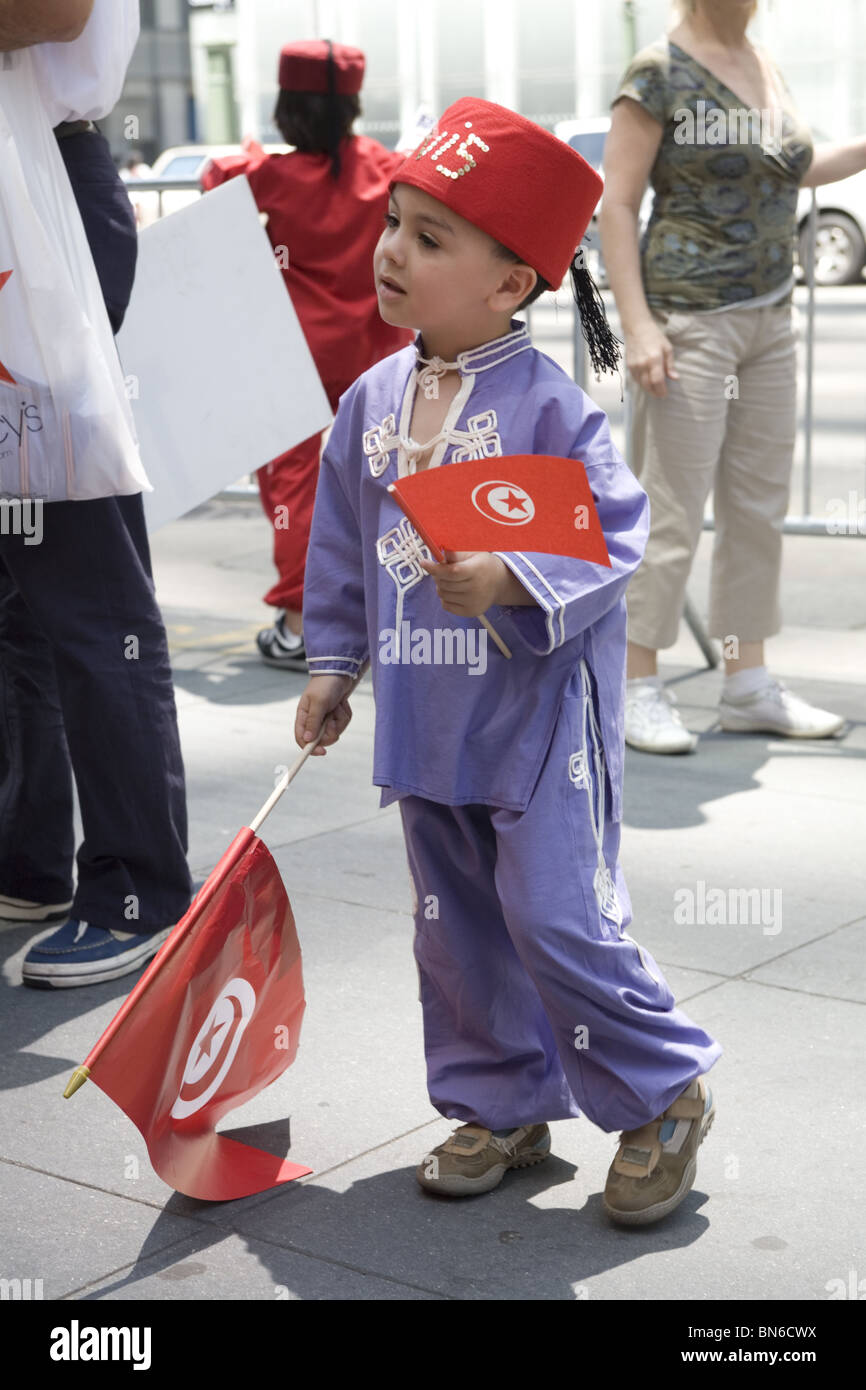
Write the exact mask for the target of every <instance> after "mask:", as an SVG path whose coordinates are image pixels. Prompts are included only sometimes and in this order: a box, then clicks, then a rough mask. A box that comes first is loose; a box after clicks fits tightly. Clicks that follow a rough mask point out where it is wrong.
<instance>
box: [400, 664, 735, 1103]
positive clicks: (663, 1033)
mask: <svg viewBox="0 0 866 1390" xmlns="http://www.w3.org/2000/svg"><path fill="white" fill-rule="evenodd" d="M502 756H503V757H507V750H503V752H502ZM608 790H609V788H608V787H607V774H606V771H605V768H604V760H603V753H602V749H601V742H600V738H599V735H598V722H597V716H596V707H595V695H594V690H593V687H592V683H591V679H590V677H589V673H588V670H587V668H586V666H585V663H583V662H581V666H580V668H579V669H578V670H577V671H576V672H575V675H574V677H573V679H572V681H571V683H570V685H569V688H568V691H567V694H566V697H565V699H564V701H563V705H562V709H561V712H560V715H559V719H558V721H557V725H556V729H555V731H554V735H553V739H552V742H551V746H550V748H549V750H548V754H547V758H546V759H545V762H544V765H543V767H542V770H541V773H540V776H539V779H538V782H537V784H536V787H535V791H534V792H533V795H532V799H531V801H530V803H529V806H528V807H527V809H526V810H525V811H505V810H501V809H500V808H498V807H495V806H487V805H483V804H475V805H469V806H445V805H442V804H440V803H438V802H433V801H428V800H427V799H426V798H423V797H418V796H406V797H403V798H401V800H400V803H399V805H400V811H401V815H402V818H403V830H404V834H405V839H406V848H407V852H408V856H409V867H410V871H411V874H412V879H413V884H414V888H415V893H416V896H417V900H418V905H417V910H416V913H415V925H416V931H415V958H416V960H417V962H418V972H419V980H420V999H421V1004H422V1007H423V1011H424V1049H425V1054H426V1058H427V1085H428V1090H429V1093H430V1100H431V1102H432V1104H433V1105H434V1106H435V1107H436V1109H437V1110H438V1111H439V1112H440V1113H441V1114H442V1115H445V1116H447V1117H448V1118H450V1119H457V1120H460V1121H462V1122H472V1121H475V1122H477V1123H479V1124H482V1125H485V1126H486V1127H487V1128H489V1129H505V1128H509V1127H515V1126H517V1125H530V1124H540V1123H542V1122H543V1121H545V1120H561V1119H567V1118H569V1117H571V1116H577V1115H580V1114H582V1113H583V1114H586V1115H587V1116H588V1117H589V1119H590V1120H592V1121H593V1123H594V1124H597V1125H598V1126H599V1127H600V1128H601V1129H603V1130H606V1131H614V1130H620V1129H622V1130H627V1129H636V1128H638V1127H639V1126H641V1125H643V1124H646V1123H647V1121H649V1120H651V1119H654V1118H655V1117H656V1116H657V1115H660V1114H661V1112H662V1111H663V1110H664V1109H665V1108H666V1107H667V1106H668V1105H669V1104H670V1103H671V1101H673V1100H674V1099H675V1098H676V1097H677V1096H678V1095H679V1094H680V1092H681V1091H683V1090H684V1089H685V1087H686V1086H688V1084H689V1082H690V1081H691V1080H692V1079H693V1078H694V1077H696V1076H699V1075H701V1074H702V1073H703V1072H706V1071H707V1070H708V1069H709V1068H710V1067H711V1066H712V1064H713V1063H714V1062H715V1061H716V1060H717V1058H718V1057H719V1056H720V1055H721V1047H720V1046H719V1044H718V1043H717V1042H715V1041H714V1040H713V1039H712V1038H711V1037H709V1036H708V1035H707V1034H706V1033H705V1032H704V1031H703V1029H701V1028H698V1027H697V1026H696V1025H695V1024H694V1023H692V1022H691V1020H690V1019H689V1018H687V1017H686V1015H685V1014H683V1013H682V1012H681V1011H680V1010H679V1009H677V1008H676V1006H675V1003H674V999H673V996H672V994H671V991H670V989H669V988H668V985H667V984H666V982H665V979H664V977H663V975H662V972H661V970H660V969H659V967H658V965H657V964H656V962H655V961H654V960H653V958H652V956H650V955H649V954H648V952H647V951H645V950H643V948H642V947H639V946H638V945H637V943H636V942H635V941H633V940H632V938H631V937H630V936H628V935H627V933H626V928H627V926H628V924H629V922H630V920H631V904H630V903H629V899H628V892H627V890H626V886H625V881H624V879H623V877H622V873H621V870H620V869H619V866H618V864H617V855H618V850H619V825H618V824H617V823H615V822H613V821H611V820H610V819H609V818H608V817H607V816H606V814H605V801H606V800H607V797H606V792H607V791H608Z"/></svg>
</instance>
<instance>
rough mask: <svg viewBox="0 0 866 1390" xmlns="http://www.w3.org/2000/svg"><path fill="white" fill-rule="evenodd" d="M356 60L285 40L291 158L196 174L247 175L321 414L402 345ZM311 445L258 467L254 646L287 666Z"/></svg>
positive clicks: (388, 167) (252, 159)
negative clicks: (265, 574)
mask: <svg viewBox="0 0 866 1390" xmlns="http://www.w3.org/2000/svg"><path fill="white" fill-rule="evenodd" d="M364 65H365V64H364V55H363V53H362V52H361V51H360V49H358V48H350V47H349V46H348V45H346V44H338V43H335V44H332V43H331V42H330V41H329V40H325V39H308V40H300V41H298V42H297V43H290V44H287V45H286V46H285V47H284V48H283V50H282V52H281V54H280V65H279V84H280V95H279V98H278V100H277V105H276V110H275V111H274V122H275V124H276V125H277V126H278V128H279V130H280V133H281V134H282V137H283V139H284V140H285V142H286V144H288V145H294V146H295V149H294V151H293V152H292V153H291V154H275V155H264V154H259V155H258V156H248V155H244V156H240V157H239V156H237V155H228V156H226V157H225V158H222V159H214V160H212V161H211V163H210V164H209V165H208V167H207V168H206V170H205V172H204V175H203V177H202V185H203V187H204V188H206V189H209V188H214V187H216V185H217V184H220V183H223V182H224V181H225V180H226V179H227V178H231V177H233V176H234V175H236V174H246V176H247V178H248V179H249V183H250V188H251V189H252V192H253V197H254V198H255V200H256V204H257V206H258V208H259V211H260V212H266V213H267V214H268V222H267V232H268V236H269V237H270V240H271V244H272V245H273V247H274V249H275V251H276V253H277V255H278V256H279V257H280V258H281V259H280V264H281V267H282V272H283V278H284V280H285V282H286V288H287V289H288V291H289V294H290V295H291V297H292V303H293V304H294V306H295V310H296V312H297V315H298V318H299V319H300V321H301V327H302V328H303V330H304V336H305V337H306V339H307V343H308V345H309V348H310V351H311V353H312V354H313V358H314V360H315V363H316V367H317V368H318V371H319V376H320V377H321V378H322V385H323V386H324V388H325V392H326V394H327V396H328V400H329V401H330V404H331V409H332V410H336V409H337V402H338V401H339V399H340V396H341V395H342V394H343V392H344V391H345V390H347V388H348V387H349V386H351V384H352V382H353V381H354V380H355V379H356V377H359V376H360V375H361V373H362V372H365V371H366V370H367V368H368V367H372V366H373V365H374V363H376V362H378V361H379V359H380V358H382V357H387V356H388V354H389V353H392V352H396V351H397V349H398V348H402V347H405V346H406V345H407V343H410V342H411V341H412V334H411V333H409V332H408V331H405V330H403V329H397V328H392V327H391V326H390V325H389V324H387V323H385V322H384V321H383V319H382V318H381V316H380V314H379V305H378V300H377V298H376V286H375V283H374V279H373V251H374V249H375V247H376V243H377V241H378V240H379V237H380V236H381V234H382V227H383V225H384V219H385V214H386V212H387V209H388V184H389V182H390V180H391V175H392V174H393V171H394V170H395V169H396V167H397V165H398V164H400V163H401V162H402V160H403V157H404V156H403V155H401V154H394V153H392V152H391V151H390V150H386V149H385V147H384V145H380V144H379V143H378V141H376V140H370V139H369V138H368V137H367V136H365V135H353V134H352V125H353V122H354V121H355V119H356V118H357V117H358V116H359V115H360V113H361V104H360V100H359V97H358V93H359V92H360V90H361V83H362V81H363V77H364ZM320 444H321V434H315V435H313V436H312V437H311V438H310V439H305V440H304V441H303V442H302V443H301V444H298V445H296V446H295V448H294V449H290V450H289V451H288V453H285V454H281V455H280V457H279V458H276V459H273V460H272V461H271V462H270V463H269V464H267V465H266V466H265V467H264V468H260V469H259V471H258V480H259V491H260V493H261V497H262V506H263V507H264V510H265V513H266V515H267V517H268V519H269V520H270V522H271V524H272V526H273V527H274V564H275V566H276V569H277V571H278V575H279V578H278V580H277V582H276V584H275V585H274V586H273V588H271V589H270V590H269V591H268V593H267V594H265V603H268V604H271V605H273V607H275V608H276V609H277V613H276V616H275V621H274V624H273V626H272V627H269V628H265V629H264V630H263V631H262V632H260V633H259V635H258V638H257V644H258V649H259V652H260V653H261V655H262V658H263V659H264V660H265V661H266V662H268V664H269V665H271V666H278V667H282V668H284V669H286V670H290V671H305V670H306V669H307V663H306V652H305V650H304V642H303V636H302V632H301V608H302V600H303V591H304V566H305V564H306V559H307V544H308V542H309V536H310V523H311V521H312V516H313V502H314V500H315V495H316V482H317V479H318V474H319V452H320Z"/></svg>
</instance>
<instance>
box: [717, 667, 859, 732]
mask: <svg viewBox="0 0 866 1390" xmlns="http://www.w3.org/2000/svg"><path fill="white" fill-rule="evenodd" d="M719 723H720V724H721V726H722V728H723V729H724V730H725V731H726V733H729V734H781V735H782V736H783V738H830V736H831V735H832V734H836V733H838V732H839V730H840V729H841V728H842V725H843V724H844V723H845V719H844V717H843V716H842V715H841V714H831V713H830V711H829V710H826V709H817V708H816V707H815V705H808V704H807V703H806V701H805V700H801V699H799V698H798V697H797V696H796V695H792V694H791V692H790V690H788V689H787V687H786V686H784V685H783V684H782V682H781V681H777V680H771V681H770V682H769V684H768V685H765V686H764V687H763V689H762V690H756V691H755V692H754V694H752V695H746V696H745V697H744V698H743V699H740V700H733V699H731V697H730V696H728V697H727V699H726V698H725V697H724V696H723V697H722V699H720V700H719Z"/></svg>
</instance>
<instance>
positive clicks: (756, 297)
mask: <svg viewBox="0 0 866 1390" xmlns="http://www.w3.org/2000/svg"><path fill="white" fill-rule="evenodd" d="M756 8H757V5H756V3H755V0H684V3H683V4H682V5H681V6H680V7H679V11H680V13H679V18H680V22H679V23H678V24H677V26H676V27H675V28H674V29H673V30H672V31H671V33H670V34H669V35H667V36H666V37H665V38H663V39H661V40H659V41H657V42H656V43H654V44H651V45H650V46H649V47H648V48H645V49H644V50H643V51H642V52H641V53H639V54H638V55H637V56H636V57H635V59H634V60H633V62H632V63H631V65H630V66H629V68H628V70H627V72H626V73H625V76H624V77H623V80H622V82H621V83H620V86H619V89H618V91H617V94H616V96H615V98H614V103H613V115H612V120H611V129H610V134H609V135H608V139H607V145H606V148H605V166H606V182H605V190H604V202H603V204H602V214H601V232H602V238H603V242H604V255H605V261H606V264H607V269H608V274H609V276H610V283H611V286H612V288H613V291H614V295H615V297H616V301H617V306H618V308H619V311H620V316H621V320H622V324H623V330H624V335H625V345H626V361H627V364H628V367H629V371H630V373H631V377H632V378H633V382H634V383H636V386H637V389H636V390H635V389H634V387H632V385H631V383H630V389H632V390H633V392H634V401H633V433H632V446H633V465H632V466H633V467H634V470H635V472H636V473H637V474H638V476H639V478H640V480H641V483H642V484H643V486H644V488H645V489H646V491H647V492H648V493H649V496H650V501H651V506H652V526H651V533H650V539H649V544H648V546H647V550H646V554H645V557H644V561H643V565H642V566H641V568H640V569H639V570H638V572H637V574H636V575H635V576H634V578H633V580H632V582H631V585H630V588H629V593H628V615H629V648H628V677H629V679H628V685H627V699H626V724H625V736H626V741H627V742H628V743H629V744H630V745H631V746H632V747H634V748H641V749H643V750H644V751H646V752H651V753H686V752H691V751H692V750H693V749H694V747H695V745H696V743H697V738H696V736H695V735H694V734H693V733H691V732H690V731H689V730H688V729H686V728H684V727H683V725H682V723H681V721H680V719H679V716H678V714H677V713H676V710H675V709H674V708H673V706H672V697H671V696H670V695H669V694H668V692H667V691H666V690H665V689H664V687H663V686H662V684H661V681H660V679H659V676H658V670H657V652H658V649H659V648H663V647H670V646H672V645H673V644H674V642H675V641H676V636H677V630H678V627H679V621H680V616H681V614H682V610H683V604H684V601H685V589H686V583H687V581H688V577H689V571H690V569H691V565H692V560H693V558H694V554H695V550H696V548H697V543H698V539H699V537H700V533H701V525H702V519H703V514H704V506H705V503H706V500H707V497H708V495H709V492H710V490H711V489H712V490H713V498H714V516H715V528H716V529H715V543H714V548H713V560H712V575H711V587H710V622H709V630H710V634H711V635H712V636H713V637H717V638H719V639H722V640H723V641H724V644H725V680H724V685H723V689H722V696H721V701H720V705H719V719H720V723H721V726H722V728H723V729H725V730H728V731H730V732H772V733H775V734H782V735H787V736H789V737H800V738H826V737H828V736H829V735H832V734H834V733H836V732H837V731H838V730H839V729H840V728H841V726H842V724H843V722H844V721H843V720H842V718H840V717H839V716H838V715H835V714H831V713H829V712H828V711H827V710H820V709H816V708H814V707H813V706H810V705H808V704H806V703H805V701H803V700H801V699H799V698H797V697H796V696H795V695H793V694H792V693H791V692H790V691H788V690H786V689H785V687H784V686H783V685H782V684H781V683H780V682H779V681H777V680H774V679H773V677H772V676H771V675H770V674H769V672H768V671H767V668H766V666H765V665H764V640H765V639H766V638H767V637H771V636H772V635H773V634H774V633H776V632H778V630H779V627H780V625H781V616H780V611H779V581H780V570H781V551H782V526H783V523H784V519H785V514H786V511H787V506H788V494H789V487H790V477H791V466H792V461H793V449H794V431H795V418H796V413H795V381H796V362H795V341H796V331H795V324H794V314H795V310H794V307H793V304H792V290H793V285H794V276H793V248H794V232H795V226H796V208H797V195H798V192H799V190H800V188H801V187H802V186H803V185H806V186H814V185H818V184H822V183H832V182H834V181H835V180H837V179H843V178H847V177H848V175H850V174H853V173H856V172H857V171H858V170H860V169H862V168H864V167H866V140H864V139H859V140H856V141H853V142H851V143H850V144H848V145H840V146H834V147H824V148H823V149H819V150H818V151H815V152H813V146H812V141H811V137H810V134H809V131H808V129H807V128H806V126H805V125H804V124H803V123H802V121H801V120H800V119H799V117H798V116H797V114H796V111H795V110H794V107H793V103H792V101H791V97H790V94H789V93H788V90H787V88H786V86H785V83H784V81H783V80H782V78H781V76H780V74H779V72H778V71H777V69H776V68H775V67H774V65H773V64H772V63H771V61H770V60H769V58H768V57H767V56H766V54H764V53H763V52H762V51H761V50H760V49H759V48H757V47H756V46H755V45H754V44H753V43H752V42H750V40H749V38H748V37H747V33H746V30H747V27H748V24H749V21H750V20H751V18H752V16H753V15H754V12H755V10H756ZM648 181H649V182H650V183H651V185H652V188H653V191H654V195H655V197H654V203H653V211H652V216H651V218H650V222H649V225H648V227H647V230H646V233H645V235H644V238H643V241H642V244H641V245H640V247H639V246H638V209H639V207H640V203H641V199H642V197H643V194H644V192H645V189H646V186H647V182H648Z"/></svg>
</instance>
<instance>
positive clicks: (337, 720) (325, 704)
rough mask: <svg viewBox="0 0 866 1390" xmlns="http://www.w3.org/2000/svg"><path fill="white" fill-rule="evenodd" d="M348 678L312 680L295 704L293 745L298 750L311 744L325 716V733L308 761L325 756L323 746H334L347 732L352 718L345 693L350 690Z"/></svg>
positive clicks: (326, 677)
mask: <svg viewBox="0 0 866 1390" xmlns="http://www.w3.org/2000/svg"><path fill="white" fill-rule="evenodd" d="M352 684H353V682H352V677H351V676H311V677H310V681H309V684H308V685H307V688H306V690H305V691H304V693H303V695H302V696H301V698H300V701H299V702H298V709H297V713H296V715H295V742H296V743H297V745H298V747H299V748H306V746H307V744H308V743H312V741H313V739H314V738H315V737H316V734H317V733H318V732H319V729H320V727H321V724H322V720H323V719H324V718H325V716H326V715H328V716H330V717H329V718H328V722H327V725H326V726H325V732H324V734H323V735H322V739H321V742H320V743H319V745H318V747H316V748H314V749H313V751H312V754H311V757H313V758H317V757H318V756H319V754H320V753H321V754H322V755H323V756H324V753H325V748H324V745H325V744H328V745H330V744H332V743H336V742H337V739H338V738H339V737H340V734H341V733H343V731H344V730H345V729H346V728H347V726H348V723H349V720H350V719H351V718H352V711H351V709H350V708H349V701H348V700H347V699H346V692H347V691H348V690H350V689H351V687H352Z"/></svg>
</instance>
